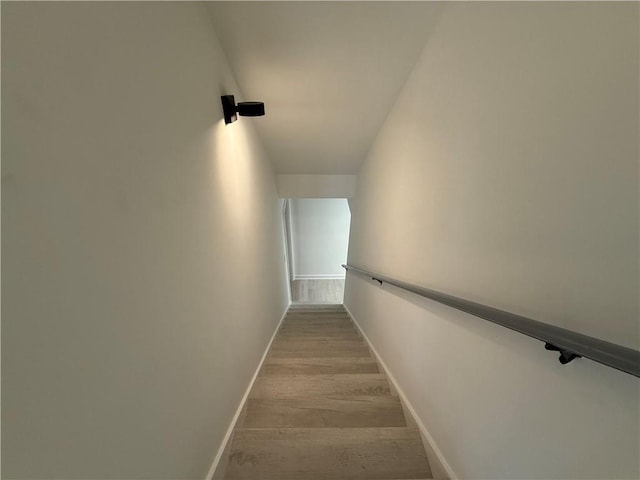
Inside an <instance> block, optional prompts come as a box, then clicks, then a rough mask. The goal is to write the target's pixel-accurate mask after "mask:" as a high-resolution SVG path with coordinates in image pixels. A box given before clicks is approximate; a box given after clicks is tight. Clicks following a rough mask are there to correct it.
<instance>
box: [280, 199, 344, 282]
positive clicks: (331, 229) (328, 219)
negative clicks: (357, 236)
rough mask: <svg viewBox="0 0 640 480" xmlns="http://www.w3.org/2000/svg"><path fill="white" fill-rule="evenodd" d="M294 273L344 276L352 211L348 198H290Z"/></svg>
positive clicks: (312, 276)
mask: <svg viewBox="0 0 640 480" xmlns="http://www.w3.org/2000/svg"><path fill="white" fill-rule="evenodd" d="M290 207H291V220H292V222H291V223H292V227H293V228H292V235H291V236H292V240H293V242H292V243H293V257H294V276H295V278H296V279H304V278H344V274H345V272H344V269H343V268H342V264H343V263H345V262H346V261H347V249H348V247H349V223H350V221H351V213H350V212H349V205H348V204H347V200H346V199H344V198H321V199H311V198H297V199H291V200H290Z"/></svg>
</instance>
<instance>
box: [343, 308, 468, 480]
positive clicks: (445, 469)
mask: <svg viewBox="0 0 640 480" xmlns="http://www.w3.org/2000/svg"><path fill="white" fill-rule="evenodd" d="M344 308H345V310H346V311H347V313H348V314H349V317H351V320H353V323H354V324H355V325H356V328H357V329H358V331H359V332H360V334H361V335H362V338H364V339H365V341H366V342H367V344H368V345H369V348H370V349H371V351H372V352H373V354H374V355H375V357H376V360H377V361H378V363H379V364H380V365H381V366H382V368H383V369H384V371H385V373H386V374H387V377H388V378H389V380H390V381H391V383H392V384H393V388H395V390H396V391H397V392H398V396H399V397H400V400H401V401H402V402H403V403H404V406H405V407H406V408H407V410H408V411H409V413H410V414H411V416H412V417H413V420H414V421H415V423H416V425H417V426H418V430H420V434H421V435H422V438H423V440H424V441H425V443H427V445H425V447H426V449H427V450H431V453H432V454H433V455H428V457H429V463H431V471H432V472H433V474H434V478H435V479H436V480H457V479H458V476H457V475H456V474H455V472H454V471H453V469H452V468H451V465H449V462H447V460H446V458H445V457H444V455H443V454H442V450H440V448H439V447H438V445H437V444H436V442H435V440H434V439H433V437H432V436H431V434H430V433H429V431H428V430H427V427H425V426H424V423H422V420H421V419H420V417H418V415H417V414H416V411H415V409H414V408H413V405H411V402H409V399H408V398H407V396H406V395H405V393H404V391H403V390H402V388H400V385H398V382H397V381H396V378H395V377H394V376H393V374H392V373H391V371H390V370H389V367H387V364H386V363H385V362H384V360H382V357H381V356H380V354H379V353H378V351H377V350H376V348H375V347H374V346H373V344H372V343H371V341H370V340H369V337H367V334H366V333H364V330H363V329H362V327H360V324H359V323H358V321H357V320H356V318H355V317H354V316H353V314H352V313H351V310H349V307H347V305H344ZM429 453H430V452H428V451H427V454H429ZM434 460H435V461H434ZM434 463H436V465H433V464H434ZM437 472H442V473H440V474H438V475H436V474H437Z"/></svg>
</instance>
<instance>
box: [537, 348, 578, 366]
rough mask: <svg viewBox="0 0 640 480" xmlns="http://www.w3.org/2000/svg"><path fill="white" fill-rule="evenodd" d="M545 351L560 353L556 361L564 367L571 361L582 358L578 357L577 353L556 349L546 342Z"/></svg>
mask: <svg viewBox="0 0 640 480" xmlns="http://www.w3.org/2000/svg"><path fill="white" fill-rule="evenodd" d="M544 348H545V350H551V351H553V352H560V357H559V358H558V360H559V361H560V363H561V364H563V365H566V364H567V363H569V362H570V361H571V360H575V359H576V358H582V355H578V354H577V353H573V352H570V351H569V350H565V349H564V348H560V347H556V346H555V345H554V344H552V343H549V342H546V343H545V344H544Z"/></svg>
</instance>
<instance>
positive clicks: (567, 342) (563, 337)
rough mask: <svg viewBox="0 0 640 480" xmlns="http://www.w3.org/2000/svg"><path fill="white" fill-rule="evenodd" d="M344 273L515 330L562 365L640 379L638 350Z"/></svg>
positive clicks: (376, 277)
mask: <svg viewBox="0 0 640 480" xmlns="http://www.w3.org/2000/svg"><path fill="white" fill-rule="evenodd" d="M342 266H343V268H345V269H346V270H347V271H354V272H358V273H360V274H362V275H365V276H367V277H370V278H371V279H372V280H375V281H376V282H378V283H379V284H380V285H382V284H383V283H388V284H389V285H393V286H395V287H398V288H401V289H403V290H407V291H409V292H412V293H415V294H418V295H420V296H423V297H426V298H429V299H431V300H435V301H436V302H439V303H442V304H444V305H448V306H450V307H453V308H456V309H458V310H461V311H463V312H466V313H470V314H471V315H474V316H476V317H480V318H482V319H484V320H488V321H490V322H492V323H496V324H498V325H501V326H503V327H506V328H509V329H511V330H515V331H516V332H520V333H522V334H524V335H527V336H529V337H533V338H535V339H536V340H540V341H542V342H545V348H546V349H547V350H553V351H557V352H559V353H560V358H559V360H560V363H562V364H566V363H569V362H570V361H572V360H573V359H575V358H578V357H585V358H589V359H591V360H593V361H595V362H598V363H601V364H603V365H607V366H608V367H611V368H615V369H617V370H620V371H623V372H626V373H629V374H631V375H634V376H636V377H640V351H638V350H633V349H632V348H627V347H623V346H621V345H616V344H615V343H610V342H605V341H604V340H600V339H598V338H594V337H590V336H588V335H583V334H581V333H578V332H574V331H571V330H567V329H564V328H560V327H556V326H554V325H549V324H548V323H543V322H539V321H538V320H533V319H531V318H527V317H523V316H521V315H516V314H515V313H510V312H506V311H504V310H499V309H497V308H493V307H489V306H487V305H482V304H480V303H476V302H472V301H471V300H465V299H464V298H458V297H454V296H453V295H448V294H446V293H442V292H437V291H435V290H430V289H428V288H424V287H421V286H419V285H414V284H412V283H408V282H403V281H401V280H397V279H395V278H391V277H387V276H385V275H380V274H379V273H373V272H369V271H368V270H364V269H363V268H359V267H354V266H353V265H342Z"/></svg>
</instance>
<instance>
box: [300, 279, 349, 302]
mask: <svg viewBox="0 0 640 480" xmlns="http://www.w3.org/2000/svg"><path fill="white" fill-rule="evenodd" d="M343 296H344V278H341V279H337V278H336V279H321V278H320V279H307V280H294V281H292V282H291V301H292V302H293V303H294V304H340V303H342V298H343Z"/></svg>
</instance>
